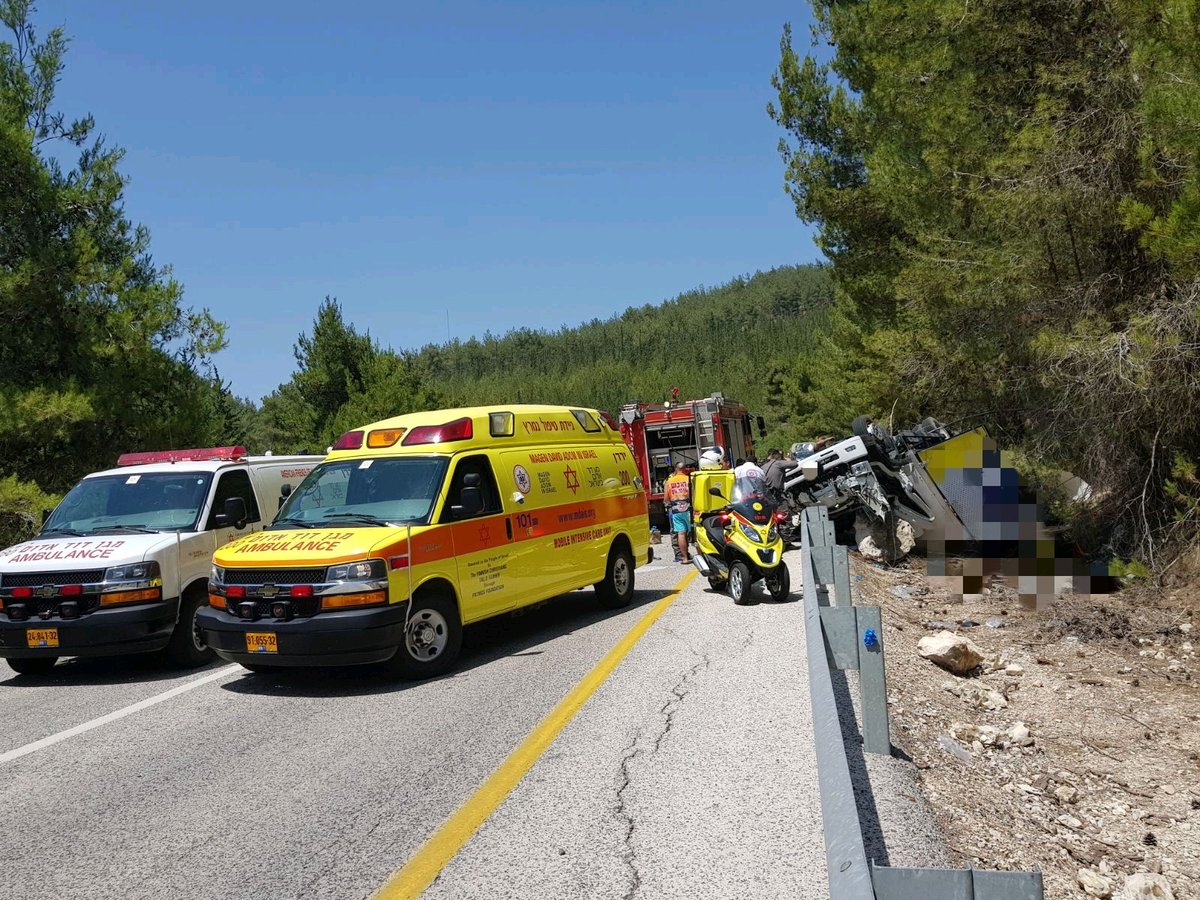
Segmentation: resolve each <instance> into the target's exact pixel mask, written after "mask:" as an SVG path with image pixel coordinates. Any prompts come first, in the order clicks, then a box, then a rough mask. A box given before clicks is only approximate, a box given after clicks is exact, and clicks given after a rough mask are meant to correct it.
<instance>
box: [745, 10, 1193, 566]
mask: <svg viewBox="0 0 1200 900" xmlns="http://www.w3.org/2000/svg"><path fill="white" fill-rule="evenodd" d="M812 6H813V9H814V11H815V14H816V19H817V22H818V27H817V28H816V29H815V31H814V34H813V36H812V38H813V42H812V47H811V51H812V52H810V53H808V54H804V53H803V48H801V50H800V51H798V50H797V49H796V42H794V40H793V35H792V33H791V31H790V29H785V31H784V33H783V38H782V42H781V49H782V54H781V58H780V63H779V67H778V69H777V71H776V73H775V76H774V79H773V83H774V86H775V87H776V89H777V94H778V97H777V100H776V101H775V102H774V103H772V104H771V105H770V107H769V109H768V112H769V113H770V115H771V116H772V117H773V118H774V119H775V121H776V122H778V123H779V125H780V126H782V128H783V129H784V130H785V132H786V135H787V136H786V137H785V139H784V140H782V141H781V145H780V149H781V152H782V156H783V161H784V163H785V166H786V176H785V177H786V184H787V188H788V190H789V191H790V193H791V195H792V197H793V198H794V200H795V203H796V211H797V214H798V215H799V216H800V217H801V218H802V219H804V220H805V221H808V222H813V223H816V224H818V226H819V228H820V243H821V246H822V248H823V249H824V251H825V253H826V255H827V257H828V258H829V260H830V264H831V272H832V277H833V280H834V284H835V286H836V291H837V303H836V307H835V309H834V311H833V313H832V326H831V328H830V330H829V333H828V336H827V337H826V338H825V346H824V352H820V353H813V354H809V355H808V356H806V357H805V359H804V361H803V362H802V364H801V366H800V370H799V379H800V381H801V382H803V383H804V384H805V385H806V387H805V388H804V390H802V392H801V396H800V398H799V400H798V404H797V407H796V409H795V413H796V414H797V416H798V417H799V420H800V423H801V425H802V427H804V428H806V429H807V430H809V431H810V432H814V433H815V432H819V431H825V430H836V429H839V428H844V423H845V421H846V418H847V415H848V414H849V411H854V412H855V413H860V412H861V413H869V414H872V415H874V416H875V417H877V418H881V419H882V420H883V421H887V420H888V418H889V416H892V415H893V414H894V417H895V421H896V422H897V424H908V423H911V422H915V421H917V420H919V419H920V418H921V417H923V416H925V415H936V416H937V417H938V418H939V419H942V420H943V421H950V420H959V419H974V420H975V421H982V422H984V423H986V424H988V425H989V426H990V427H991V428H992V429H993V431H994V433H995V434H996V436H997V437H998V438H999V439H1000V440H1001V442H1002V444H1003V445H1004V446H1006V447H1009V448H1013V449H1017V450H1020V451H1022V453H1023V455H1024V457H1025V459H1026V460H1027V461H1028V462H1029V463H1030V467H1031V468H1034V469H1036V468H1038V467H1045V466H1050V467H1054V468H1062V469H1067V470H1070V471H1074V472H1075V473H1077V474H1078V475H1080V476H1081V477H1083V478H1084V479H1085V480H1087V481H1088V482H1090V483H1091V484H1092V485H1093V486H1094V488H1095V489H1096V494H1095V497H1096V500H1097V504H1096V505H1095V506H1094V507H1093V508H1092V509H1091V510H1090V511H1089V513H1088V515H1089V522H1088V524H1087V530H1088V531H1089V532H1090V537H1091V539H1092V540H1093V541H1097V542H1099V543H1106V544H1107V545H1108V547H1109V548H1110V550H1111V551H1112V552H1113V553H1116V554H1119V555H1122V556H1126V557H1136V558H1138V559H1141V560H1143V561H1144V562H1146V563H1149V564H1150V565H1151V566H1159V567H1161V566H1164V565H1168V564H1170V562H1171V561H1172V560H1173V559H1175V558H1177V556H1178V554H1179V549H1180V548H1181V547H1183V546H1186V545H1187V544H1188V543H1189V542H1191V541H1194V539H1195V537H1196V533H1197V524H1198V522H1200V503H1198V500H1200V481H1198V480H1197V477H1196V464H1197V460H1198V459H1200V455H1198V451H1197V447H1198V446H1200V316H1198V309H1200V168H1198V163H1200V129H1197V123H1200V93H1198V92H1197V91H1196V84H1197V81H1198V80H1200V56H1197V54H1196V52H1195V50H1196V39H1197V34H1198V29H1200V6H1198V5H1197V3H1196V2H1195V0H1185V2H1167V0H1114V2H1107V3H1090V2H1083V0H1046V2H1038V3H1032V4H1030V3H1025V2H1012V0H1001V2H997V3H984V4H963V3H962V2H959V0H955V2H951V0H926V2H911V0H883V2H876V3H841V2H825V0H814V2H813V3H812ZM972 424H974V422H972ZM1080 524H1081V523H1077V525H1080Z"/></svg>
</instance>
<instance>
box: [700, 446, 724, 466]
mask: <svg viewBox="0 0 1200 900" xmlns="http://www.w3.org/2000/svg"><path fill="white" fill-rule="evenodd" d="M724 462H725V454H723V453H722V452H721V451H720V450H718V449H717V448H716V447H710V448H709V449H708V450H705V451H704V452H703V453H701V454H700V468H701V469H720V468H722V467H723V465H724Z"/></svg>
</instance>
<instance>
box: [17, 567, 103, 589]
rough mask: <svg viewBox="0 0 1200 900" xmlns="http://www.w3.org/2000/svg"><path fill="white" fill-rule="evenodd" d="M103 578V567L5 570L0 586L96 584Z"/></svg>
mask: <svg viewBox="0 0 1200 900" xmlns="http://www.w3.org/2000/svg"><path fill="white" fill-rule="evenodd" d="M103 580H104V570H103V569H88V570H86V571H76V572H6V573H5V574H4V575H0V587H6V588H13V587H41V586H42V585H44V584H53V585H59V584H98V583H99V582H101V581H103Z"/></svg>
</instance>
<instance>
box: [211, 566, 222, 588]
mask: <svg viewBox="0 0 1200 900" xmlns="http://www.w3.org/2000/svg"><path fill="white" fill-rule="evenodd" d="M208 580H209V581H215V582H216V583H217V584H224V583H225V569H223V568H222V567H221V566H213V567H212V568H211V569H209V570H208Z"/></svg>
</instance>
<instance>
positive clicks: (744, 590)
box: [729, 560, 751, 606]
mask: <svg viewBox="0 0 1200 900" xmlns="http://www.w3.org/2000/svg"><path fill="white" fill-rule="evenodd" d="M750 585H751V581H750V567H749V566H747V565H746V564H745V563H744V562H742V561H741V560H738V561H737V562H735V563H734V564H733V565H731V566H730V567H729V596H730V597H732V598H733V602H734V603H736V604H737V605H738V606H745V605H746V604H747V603H749V602H750Z"/></svg>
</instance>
